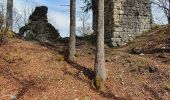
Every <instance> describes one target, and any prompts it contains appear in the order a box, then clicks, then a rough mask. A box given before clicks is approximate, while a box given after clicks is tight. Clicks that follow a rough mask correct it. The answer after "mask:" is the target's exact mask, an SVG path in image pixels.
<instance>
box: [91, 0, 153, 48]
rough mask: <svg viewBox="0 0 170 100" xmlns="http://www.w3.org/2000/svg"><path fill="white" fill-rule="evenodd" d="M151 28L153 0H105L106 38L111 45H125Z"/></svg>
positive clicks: (94, 21)
mask: <svg viewBox="0 0 170 100" xmlns="http://www.w3.org/2000/svg"><path fill="white" fill-rule="evenodd" d="M93 14H94V15H95V12H93ZM96 21H97V20H96V18H95V19H93V23H96ZM150 28H151V0H105V40H106V42H109V44H110V45H111V46H113V47H117V46H122V45H125V44H126V43H127V42H129V41H131V40H133V39H134V38H135V37H136V36H140V35H141V34H142V33H143V32H145V31H146V30H149V29H150ZM93 29H94V31H95V29H96V27H95V26H93Z"/></svg>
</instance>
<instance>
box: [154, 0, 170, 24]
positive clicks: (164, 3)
mask: <svg viewBox="0 0 170 100" xmlns="http://www.w3.org/2000/svg"><path fill="white" fill-rule="evenodd" d="M152 4H153V5H156V6H157V7H159V8H160V9H162V11H163V12H164V14H165V16H166V17H167V20H168V23H169V24H170V15H169V10H170V7H169V5H170V0H152Z"/></svg>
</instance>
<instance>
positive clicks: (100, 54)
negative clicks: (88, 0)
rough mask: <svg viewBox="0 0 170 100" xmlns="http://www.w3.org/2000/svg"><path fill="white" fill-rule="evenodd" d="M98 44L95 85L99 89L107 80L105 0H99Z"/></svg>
mask: <svg viewBox="0 0 170 100" xmlns="http://www.w3.org/2000/svg"><path fill="white" fill-rule="evenodd" d="M97 18H98V19H97V21H98V23H97V46H96V58H95V65H94V66H95V68H94V70H95V75H96V76H95V79H94V85H95V86H96V88H97V89H100V88H101V87H103V83H104V81H105V80H106V77H107V75H106V69H105V51H104V0H99V1H98V17H97Z"/></svg>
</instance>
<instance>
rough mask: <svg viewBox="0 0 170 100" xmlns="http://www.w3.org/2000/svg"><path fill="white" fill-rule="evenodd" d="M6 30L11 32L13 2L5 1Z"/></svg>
mask: <svg viewBox="0 0 170 100" xmlns="http://www.w3.org/2000/svg"><path fill="white" fill-rule="evenodd" d="M6 28H7V29H9V30H13V0H7V13H6Z"/></svg>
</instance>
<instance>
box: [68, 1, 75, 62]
mask: <svg viewBox="0 0 170 100" xmlns="http://www.w3.org/2000/svg"><path fill="white" fill-rule="evenodd" d="M75 46H76V0H70V39H69V57H68V59H69V60H71V61H72V60H75V54H76V47H75Z"/></svg>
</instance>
